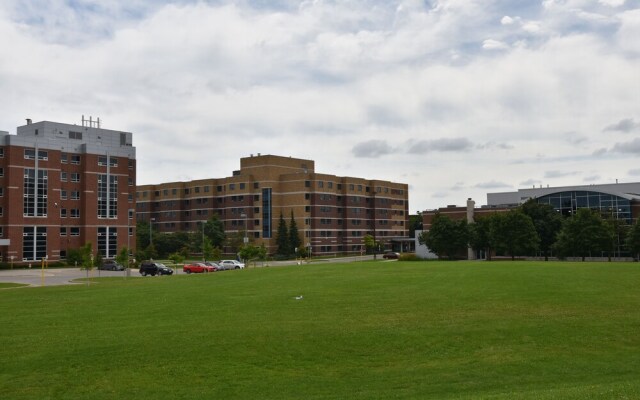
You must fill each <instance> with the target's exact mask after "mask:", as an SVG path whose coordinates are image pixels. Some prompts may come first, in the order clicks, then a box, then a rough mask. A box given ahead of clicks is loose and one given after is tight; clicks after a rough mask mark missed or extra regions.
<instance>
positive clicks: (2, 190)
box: [0, 186, 4, 197]
mask: <svg viewBox="0 0 640 400" xmlns="http://www.w3.org/2000/svg"><path fill="white" fill-rule="evenodd" d="M2 196H4V187H2V186H0V197H2Z"/></svg>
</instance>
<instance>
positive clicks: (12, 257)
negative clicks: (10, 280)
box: [9, 256, 16, 269]
mask: <svg viewBox="0 0 640 400" xmlns="http://www.w3.org/2000/svg"><path fill="white" fill-rule="evenodd" d="M15 257H16V256H9V258H10V259H11V269H13V259H14V258H15Z"/></svg>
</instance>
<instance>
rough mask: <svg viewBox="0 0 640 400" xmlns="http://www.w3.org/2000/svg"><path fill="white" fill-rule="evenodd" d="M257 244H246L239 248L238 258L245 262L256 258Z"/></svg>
mask: <svg viewBox="0 0 640 400" xmlns="http://www.w3.org/2000/svg"><path fill="white" fill-rule="evenodd" d="M259 249H260V248H259V247H258V246H255V245H253V244H247V245H244V246H242V248H241V249H240V252H239V253H240V258H241V259H242V260H243V261H244V263H245V264H248V263H249V262H250V261H252V260H255V259H256V258H258V254H259V251H260V250H259Z"/></svg>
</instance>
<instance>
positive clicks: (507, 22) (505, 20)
mask: <svg viewBox="0 0 640 400" xmlns="http://www.w3.org/2000/svg"><path fill="white" fill-rule="evenodd" d="M514 22H515V20H514V19H513V18H511V17H510V16H508V15H505V16H504V17H502V19H500V23H501V24H502V25H511V24H513V23H514Z"/></svg>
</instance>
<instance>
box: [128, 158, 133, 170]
mask: <svg viewBox="0 0 640 400" xmlns="http://www.w3.org/2000/svg"><path fill="white" fill-rule="evenodd" d="M129 169H133V160H131V159H129Z"/></svg>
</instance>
